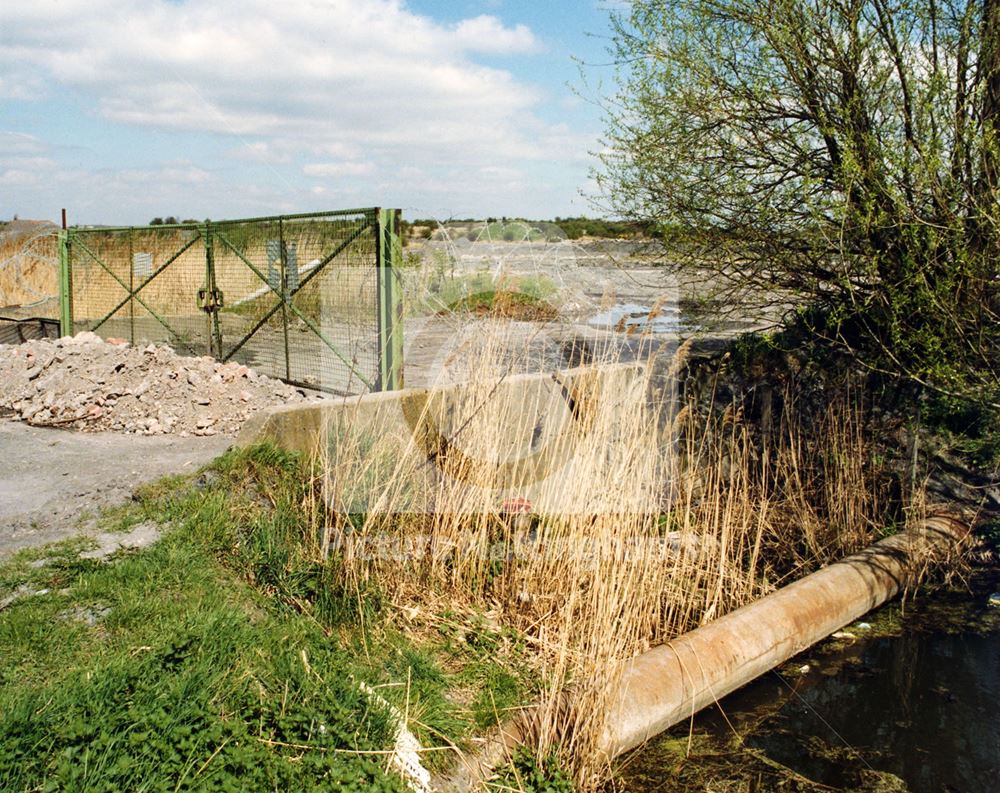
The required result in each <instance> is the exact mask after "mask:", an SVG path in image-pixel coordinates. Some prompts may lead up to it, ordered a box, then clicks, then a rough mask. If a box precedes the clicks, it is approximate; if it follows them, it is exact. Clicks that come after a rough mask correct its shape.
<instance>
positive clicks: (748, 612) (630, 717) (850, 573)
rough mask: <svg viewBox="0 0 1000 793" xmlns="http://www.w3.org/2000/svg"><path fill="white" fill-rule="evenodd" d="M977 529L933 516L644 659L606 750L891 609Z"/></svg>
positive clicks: (626, 681)
mask: <svg viewBox="0 0 1000 793" xmlns="http://www.w3.org/2000/svg"><path fill="white" fill-rule="evenodd" d="M968 531H969V530H968V527H967V526H966V525H965V524H964V523H962V522H961V521H959V520H956V519H954V518H951V517H945V516H938V517H932V518H929V519H927V520H926V521H925V522H924V523H923V524H922V525H921V526H919V527H917V528H914V529H911V530H909V531H905V532H901V533H899V534H896V535H893V536H892V537H888V538H886V539H884V540H881V541H880V542H877V543H875V544H874V545H872V546H870V547H869V548H867V549H865V550H863V551H861V552H860V553H857V554H854V555H853V556H849V557H847V558H846V559H843V560H841V561H839V562H835V563H834V564H831V565H829V566H827V567H824V568H823V569H821V570H818V571H817V572H815V573H812V574H811V575H808V576H806V577H805V578H802V579H800V580H799V581H796V582H795V583H793V584H789V585H788V586H786V587H784V588H782V589H780V590H778V591H777V592H774V593H772V594H770V595H768V596H766V597H763V598H761V599H760V600H757V601H755V602H753V603H750V604H748V605H746V606H744V607H742V608H740V609H737V610H736V611H733V612H731V613H729V614H727V615H725V616H723V617H720V618H719V619H717V620H715V621H714V622H711V623H709V624H708V625H704V626H702V627H700V628H697V629H696V630H693V631H691V632H689V633H686V634H684V635H683V636H680V637H678V638H677V639H674V640H673V641H670V642H667V643H666V644H663V645H660V646H658V647H654V648H653V649H652V650H649V651H648V652H645V653H643V654H642V655H640V656H637V657H636V658H634V659H632V660H631V661H630V662H629V663H628V664H627V665H626V667H625V670H624V672H623V674H622V676H621V679H620V683H619V686H618V695H617V697H616V698H615V699H614V700H613V704H612V707H611V710H610V712H609V714H608V719H607V722H606V726H605V729H604V733H603V734H602V736H601V739H600V741H599V744H598V745H599V747H600V750H601V751H602V752H603V753H604V754H605V755H607V757H608V759H609V760H610V759H612V758H614V757H616V756H617V755H619V754H621V753H622V752H626V751H628V750H629V749H632V748H634V747H636V746H639V745H640V744H642V743H643V742H645V741H647V740H649V739H650V738H652V737H653V736H654V735H657V734H658V733H660V732H662V731H663V730H666V729H667V728H669V727H672V726H673V725H675V724H677V723H679V722H682V721H684V720H685V719H687V718H690V717H691V716H692V715H693V714H694V713H697V712H698V711H699V710H701V709H702V708H704V707H707V706H708V705H711V704H713V703H714V702H717V701H718V700H720V699H722V698H723V697H724V696H725V695H726V694H729V693H730V692H732V691H735V690H736V689H738V688H740V687H741V686H743V685H746V684H747V683H749V682H750V681H752V680H754V679H755V678H757V677H759V676H760V675H762V674H764V673H765V672H767V671H769V670H771V669H773V668H774V667H776V666H778V665H779V664H782V663H784V662H785V661H787V660H788V659H789V658H791V657H792V656H794V655H795V654H796V653H799V652H801V651H802V650H804V649H806V648H807V647H809V646H810V645H812V644H815V643H816V642H818V641H820V640H821V639H824V638H825V637H827V636H829V635H830V634H831V633H833V632H834V631H836V630H838V629H840V628H842V627H843V626H844V625H847V624H848V623H850V622H852V621H854V620H856V619H857V618H858V617H860V616H862V615H864V614H865V613H867V612H869V611H871V610H872V609H874V608H876V607H878V606H880V605H882V604H883V603H885V602H886V601H887V600H889V599H890V598H892V597H894V596H895V595H897V594H898V593H899V592H901V591H902V590H903V589H904V588H905V587H906V586H907V585H908V584H910V583H912V581H913V579H914V573H915V571H916V570H918V569H919V568H920V567H921V566H922V565H924V564H926V563H927V561H928V560H929V559H931V558H937V559H940V558H941V557H942V556H943V555H944V554H947V553H948V552H950V551H952V550H954V549H955V547H956V546H957V544H958V543H959V541H960V540H961V539H962V538H963V537H965V536H966V535H967V534H968Z"/></svg>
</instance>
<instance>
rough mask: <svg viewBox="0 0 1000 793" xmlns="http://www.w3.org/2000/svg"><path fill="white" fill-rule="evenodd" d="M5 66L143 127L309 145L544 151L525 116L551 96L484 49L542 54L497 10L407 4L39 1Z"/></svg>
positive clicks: (24, 84) (389, 0)
mask: <svg viewBox="0 0 1000 793" xmlns="http://www.w3.org/2000/svg"><path fill="white" fill-rule="evenodd" d="M4 27H5V31H4V36H3V39H2V41H0V73H4V74H8V73H10V74H13V75H14V76H13V77H12V78H11V80H17V81H20V82H19V83H17V84H12V85H9V86H8V85H7V84H6V83H4V84H2V86H0V87H2V89H3V90H4V91H6V92H8V93H14V94H15V95H16V94H17V92H18V91H19V90H27V88H28V86H29V84H31V81H32V80H33V81H35V82H34V84H36V85H37V84H38V83H39V82H42V83H46V84H51V83H58V84H63V85H67V86H70V87H73V88H76V89H78V90H82V91H84V92H86V93H88V94H90V95H91V96H92V97H93V98H94V100H95V101H96V106H97V108H98V111H99V112H100V114H101V115H103V116H104V117H105V118H107V119H109V120H112V121H116V122H120V123H124V124H132V125H139V126H154V127H159V128H166V129H180V130H198V131H209V132H215V133H222V134H229V135H236V136H253V137H257V138H259V137H269V138H275V139H285V140H291V139H294V140H297V141H298V142H299V143H300V145H302V146H303V147H308V146H318V145H347V144H350V143H352V142H358V141H363V142H364V143H365V144H366V145H368V146H395V145H398V144H400V143H404V144H410V143H412V144H415V145H420V144H424V143H426V142H427V138H428V137H429V136H433V138H434V140H435V141H436V142H437V143H438V144H441V145H446V144H456V143H462V144H463V145H466V146H469V147H472V148H475V149H476V150H478V151H487V150H490V149H493V150H501V151H504V152H507V153H508V154H510V155H513V156H542V154H541V152H539V151H538V150H537V147H535V146H533V145H532V142H531V140H530V139H528V138H526V137H525V134H524V130H523V121H524V120H525V118H526V117H527V116H529V115H530V114H531V112H532V109H533V108H534V106H535V105H536V104H537V102H538V101H539V100H540V98H541V97H540V95H539V93H538V92H537V91H536V90H535V89H534V88H533V87H531V86H529V85H526V84H523V83H519V82H518V81H517V80H515V79H514V78H513V76H512V75H511V74H510V73H509V72H506V71H503V70H500V69H496V68H492V67H488V66H484V65H482V64H477V63H475V62H474V61H472V60H470V58H469V55H470V54H475V53H487V54H506V55H509V54H515V53H526V52H534V51H537V50H538V49H539V48H540V43H539V42H538V40H537V38H536V37H535V36H534V34H533V33H532V32H531V30H530V29H529V28H527V27H526V26H524V25H516V26H514V27H509V26H505V25H504V24H503V23H502V22H501V21H500V20H498V19H497V18H496V17H493V16H487V15H482V16H477V17H474V18H472V19H467V20H464V21H461V22H459V23H457V24H455V25H450V26H448V25H441V24H438V23H435V22H434V21H432V20H431V19H429V18H427V17H423V16H419V15H417V14H415V13H414V12H412V11H410V10H409V9H408V8H407V6H406V5H405V3H403V2H401V0H367V1H366V2H361V3H359V2H356V0H283V1H282V2H280V3H275V2H273V0H209V1H207V2H206V1H204V0H202V1H200V2H185V3H179V4H178V3H170V2H165V0H151V1H150V2H145V3H141V4H137V3H135V2H134V0H92V2H88V3H83V2H80V1H79V0H67V2H58V0H36V2H32V3H17V4H15V7H14V8H12V9H6V8H5V11H4Z"/></svg>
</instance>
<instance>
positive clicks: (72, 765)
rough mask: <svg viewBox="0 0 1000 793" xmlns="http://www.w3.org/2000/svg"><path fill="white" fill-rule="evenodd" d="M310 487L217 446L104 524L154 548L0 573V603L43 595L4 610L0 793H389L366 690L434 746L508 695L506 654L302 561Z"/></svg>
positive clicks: (264, 452) (382, 741)
mask: <svg viewBox="0 0 1000 793" xmlns="http://www.w3.org/2000/svg"><path fill="white" fill-rule="evenodd" d="M312 488H313V480H312V479H311V478H310V470H309V469H308V467H306V466H305V465H304V464H303V462H302V461H301V460H300V459H298V458H296V457H294V456H291V455H287V454H283V453H280V452H277V451H275V450H274V449H270V448H264V447H261V448H256V449H253V450H250V451H247V452H233V453H228V454H227V455H225V456H223V457H222V458H220V459H219V460H218V461H217V462H216V463H215V464H213V466H212V467H210V468H209V469H208V470H207V471H206V472H205V473H203V474H202V475H201V476H200V477H199V478H198V479H190V478H188V479H181V478H173V479H167V480H164V481H162V482H160V483H158V484H156V485H153V486H150V487H146V488H144V489H143V490H142V491H141V492H140V495H139V499H138V500H137V501H136V502H135V503H133V504H131V505H128V506H126V507H125V508H122V509H119V510H117V511H115V512H114V513H112V514H109V515H107V516H105V523H106V527H107V528H115V529H126V528H128V527H129V526H131V525H134V524H135V523H137V522H140V521H143V520H149V519H156V520H158V521H163V522H165V523H166V524H167V525H169V526H170V529H169V530H168V531H167V532H166V534H165V536H164V538H163V539H161V541H160V542H158V543H157V544H156V545H154V546H152V547H149V548H147V549H144V550H141V551H137V552H129V553H125V552H122V553H120V554H119V555H117V556H116V557H114V558H112V559H111V560H110V561H108V562H102V561H96V560H81V559H80V558H79V557H78V553H79V550H80V548H81V544H80V543H79V542H75V543H64V544H61V545H58V546H55V547H52V548H48V549H44V550H35V551H30V552H24V553H21V554H20V555H18V556H17V557H15V558H13V559H12V560H9V561H7V562H4V563H3V564H2V565H0V595H5V594H7V593H9V592H11V591H13V590H15V589H17V588H18V587H22V586H25V587H28V588H29V589H30V590H31V591H38V590H48V591H47V592H45V593H43V594H37V595H34V596H31V597H27V598H23V599H21V600H18V601H16V602H15V603H13V604H12V605H10V606H9V607H8V608H6V609H5V610H3V611H2V612H0V744H2V745H3V747H4V751H3V752H2V753H0V789H3V790H12V791H13V790H25V791H26V790H41V789H46V790H49V789H52V790H55V789H73V790H150V791H159V790H267V789H273V790H278V789H281V790H287V789H295V790H306V789H309V790H312V789H316V788H318V787H337V788H338V789H341V788H342V789H347V790H402V789H404V788H403V787H402V783H401V780H400V779H399V778H398V777H396V776H395V775H394V774H393V773H391V772H387V770H386V769H387V763H388V752H387V751H386V750H387V749H389V748H390V747H391V745H392V741H393V736H394V729H395V728H394V727H393V726H392V724H391V721H390V717H389V714H388V712H387V711H386V709H385V708H384V706H383V705H381V704H380V702H379V700H377V699H373V698H372V697H370V696H369V695H368V694H366V693H365V692H364V691H362V689H361V687H360V683H361V682H365V683H367V684H368V685H370V686H372V687H373V688H374V690H376V691H377V692H378V693H379V695H380V696H381V697H383V698H384V700H386V701H388V702H390V703H392V704H393V705H394V706H395V707H396V708H398V710H399V711H400V712H402V713H405V714H407V716H408V726H409V727H410V729H411V730H412V731H413V732H414V733H416V734H417V735H418V736H419V738H420V739H421V740H422V741H423V742H424V745H426V746H431V747H446V746H450V745H452V744H457V745H462V744H463V743H464V742H465V741H466V740H467V738H468V736H469V735H471V734H472V732H473V731H474V730H476V729H478V728H479V727H480V726H482V725H484V724H487V723H490V719H489V718H488V717H487V714H485V713H483V712H482V708H481V707H480V706H479V705H476V707H472V705H471V704H470V703H480V702H481V701H482V700H483V698H484V697H487V696H488V695H486V694H484V693H483V692H484V689H486V688H487V687H490V686H492V685H493V682H494V681H495V680H498V679H500V680H502V685H497V690H498V691H501V694H500V697H499V698H500V699H501V700H504V698H505V697H507V698H509V696H510V694H509V693H508V694H504V693H502V692H504V691H507V692H510V691H516V692H517V694H516V695H517V696H520V695H521V693H522V692H521V689H520V687H519V686H520V683H519V682H514V681H512V680H511V679H508V678H507V677H505V676H506V675H511V677H513V675H512V673H511V671H510V670H511V668H513V667H515V664H514V663H512V662H509V661H505V659H504V657H503V656H502V655H496V654H495V655H493V656H492V657H491V656H487V655H486V654H485V653H484V652H483V651H482V650H481V648H479V647H476V645H475V643H473V642H469V641H464V642H458V641H455V638H454V636H447V635H444V634H440V633H438V634H435V633H434V632H429V631H425V632H423V633H421V634H417V633H411V634H410V635H409V636H407V635H404V634H403V633H401V632H400V631H398V630H396V629H395V628H394V627H393V626H392V624H391V622H390V621H389V620H387V619H386V616H387V613H388V612H387V605H388V604H387V603H386V601H385V600H384V598H382V596H381V595H380V593H379V592H378V591H376V589H375V587H374V585H373V584H368V585H363V586H361V585H358V586H350V587H345V586H342V585H341V578H340V576H338V575H336V574H335V571H334V569H333V568H334V567H335V565H336V562H335V561H333V560H331V561H329V562H322V561H321V560H318V559H317V558H316V555H315V554H314V553H313V552H312V550H313V549H314V548H315V543H314V542H312V540H314V539H315V537H316V536H317V534H316V532H315V529H316V523H315V519H316V517H317V516H316V514H315V513H314V511H313V507H314V506H315V504H314V501H313V499H312V496H311V493H312V492H313V491H312ZM515 680H516V678H515ZM458 689H462V690H466V691H467V692H468V694H467V700H468V702H463V701H461V699H459V698H456V697H454V696H453V693H452V692H453V691H454V690H458ZM495 719H496V715H494V718H493V721H494V722H495ZM449 751H450V750H449ZM445 754H446V752H429V753H427V754H425V755H424V760H425V762H427V763H428V764H433V763H435V762H437V763H441V762H444V755H445Z"/></svg>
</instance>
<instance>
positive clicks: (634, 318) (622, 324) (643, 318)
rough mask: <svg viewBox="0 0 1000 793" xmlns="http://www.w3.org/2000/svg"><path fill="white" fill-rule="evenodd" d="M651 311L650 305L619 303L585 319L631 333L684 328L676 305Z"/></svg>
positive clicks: (605, 327) (665, 331) (591, 323)
mask: <svg viewBox="0 0 1000 793" xmlns="http://www.w3.org/2000/svg"><path fill="white" fill-rule="evenodd" d="M652 312H653V309H652V308H651V307H650V306H641V305H639V304H637V303H621V304H619V305H616V306H612V307H611V308H609V309H606V310H604V311H601V312H599V313H597V314H595V315H594V316H592V317H591V318H590V319H589V320H587V324H588V325H590V326H591V327H595V328H601V329H603V330H621V331H632V332H633V333H676V332H677V331H679V330H682V329H684V328H685V323H684V322H682V320H681V312H680V309H679V308H678V307H677V306H671V305H663V306H661V307H659V308H658V309H657V310H656V312H655V313H652ZM651 313H652V315H651Z"/></svg>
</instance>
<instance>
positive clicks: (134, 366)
mask: <svg viewBox="0 0 1000 793" xmlns="http://www.w3.org/2000/svg"><path fill="white" fill-rule="evenodd" d="M305 399H306V397H305V396H304V395H303V394H302V393H301V392H299V391H297V390H296V389H294V388H292V387H291V386H289V385H286V384H285V383H283V382H281V381H280V380H274V379H272V378H269V377H265V376H264V375H259V374H257V373H256V372H254V371H253V370H252V369H249V368H248V367H246V366H243V365H242V364H239V363H219V362H218V361H216V360H215V359H213V358H208V357H202V358H188V357H184V356H181V355H178V354H177V353H175V352H174V351H173V350H172V349H171V348H170V347H168V346H165V345H155V344H150V345H149V346H146V347H132V346H130V345H129V344H127V343H125V342H123V341H120V340H114V341H112V342H107V341H105V340H103V339H102V338H101V337H100V336H97V335H96V334H94V333H86V332H85V333H80V334H78V335H76V336H73V337H65V338H62V339H38V340H34V341H29V342H26V343H25V344H20V345H16V346H13V345H0V409H6V410H10V411H12V412H13V413H14V414H15V415H16V416H17V417H18V418H20V419H22V420H24V421H27V422H28V423H29V424H35V425H39V426H60V427H69V428H75V429H80V430H86V431H98V430H113V431H116V432H127V433H136V434H142V435H160V434H177V435H180V436H182V437H184V436H187V435H215V434H218V433H221V434H226V435H235V434H236V432H237V431H238V430H239V428H240V425H241V424H242V423H243V422H244V421H245V420H246V418H247V417H248V416H250V415H251V414H252V413H254V412H256V411H258V410H261V409H262V408H265V407H268V406H270V405H276V404H285V403H289V402H300V401H304V400H305Z"/></svg>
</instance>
